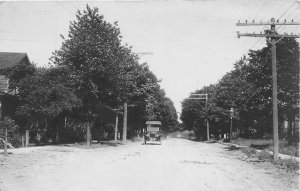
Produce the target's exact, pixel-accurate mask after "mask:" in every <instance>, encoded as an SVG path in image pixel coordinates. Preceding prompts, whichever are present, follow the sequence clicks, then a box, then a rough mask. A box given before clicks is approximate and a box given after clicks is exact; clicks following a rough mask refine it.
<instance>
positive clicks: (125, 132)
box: [122, 102, 127, 142]
mask: <svg viewBox="0 0 300 191" xmlns="http://www.w3.org/2000/svg"><path fill="white" fill-rule="evenodd" d="M126 139H127V102H125V103H124V116H123V139H122V140H123V141H124V142H125V141H126Z"/></svg>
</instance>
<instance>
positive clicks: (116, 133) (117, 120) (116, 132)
mask: <svg viewBox="0 0 300 191" xmlns="http://www.w3.org/2000/svg"><path fill="white" fill-rule="evenodd" d="M118 123H119V116H118V113H116V125H115V141H117V139H118Z"/></svg>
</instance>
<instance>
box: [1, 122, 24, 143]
mask: <svg viewBox="0 0 300 191" xmlns="http://www.w3.org/2000/svg"><path fill="white" fill-rule="evenodd" d="M5 128H7V139H8V142H9V143H10V144H12V146H14V147H21V146H22V137H21V136H20V134H19V132H18V130H19V126H18V125H16V124H15V121H14V120H12V119H11V118H9V117H4V120H2V121H0V138H1V139H3V140H4V139H5ZM0 148H1V149H3V148H4V145H3V142H2V141H1V142H0Z"/></svg>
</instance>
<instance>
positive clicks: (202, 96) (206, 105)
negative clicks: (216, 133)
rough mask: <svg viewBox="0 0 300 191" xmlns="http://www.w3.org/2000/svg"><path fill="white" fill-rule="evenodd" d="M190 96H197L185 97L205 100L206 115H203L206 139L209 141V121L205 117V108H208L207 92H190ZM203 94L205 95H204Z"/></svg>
mask: <svg viewBox="0 0 300 191" xmlns="http://www.w3.org/2000/svg"><path fill="white" fill-rule="evenodd" d="M191 95H192V96H198V97H190V98H187V99H193V100H205V110H206V116H205V121H206V137H207V140H208V141H209V121H208V117H207V112H208V111H207V110H208V94H207V93H205V94H191ZM204 96H205V97H204Z"/></svg>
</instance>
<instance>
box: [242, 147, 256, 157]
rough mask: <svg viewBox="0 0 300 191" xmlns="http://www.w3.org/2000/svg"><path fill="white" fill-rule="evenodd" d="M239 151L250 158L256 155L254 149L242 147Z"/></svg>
mask: <svg viewBox="0 0 300 191" xmlns="http://www.w3.org/2000/svg"><path fill="white" fill-rule="evenodd" d="M241 151H242V152H243V153H245V154H246V155H247V156H248V157H252V156H254V155H255V154H256V150H255V149H251V148H248V147H242V148H241Z"/></svg>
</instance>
